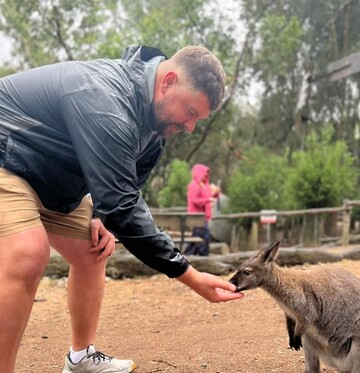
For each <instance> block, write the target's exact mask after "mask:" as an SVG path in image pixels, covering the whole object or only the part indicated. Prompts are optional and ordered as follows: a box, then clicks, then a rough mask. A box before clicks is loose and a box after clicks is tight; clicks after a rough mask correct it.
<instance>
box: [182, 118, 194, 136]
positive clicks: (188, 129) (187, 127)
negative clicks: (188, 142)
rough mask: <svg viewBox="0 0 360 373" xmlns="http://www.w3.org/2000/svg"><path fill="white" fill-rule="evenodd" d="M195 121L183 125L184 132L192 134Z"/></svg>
mask: <svg viewBox="0 0 360 373" xmlns="http://www.w3.org/2000/svg"><path fill="white" fill-rule="evenodd" d="M196 123H197V120H196V119H194V120H188V121H186V122H185V123H184V127H185V131H186V132H189V133H193V132H194V130H195V127H196Z"/></svg>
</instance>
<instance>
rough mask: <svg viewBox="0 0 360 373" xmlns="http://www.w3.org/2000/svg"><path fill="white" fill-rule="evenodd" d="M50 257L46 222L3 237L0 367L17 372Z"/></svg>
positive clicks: (5, 372) (0, 251)
mask: <svg viewBox="0 0 360 373" xmlns="http://www.w3.org/2000/svg"><path fill="white" fill-rule="evenodd" d="M48 260H49V241H48V238H47V234H46V231H45V229H44V228H43V227H42V226H39V227H37V228H31V229H28V230H25V231H23V232H20V233H14V234H11V235H8V236H4V237H0V351H1V353H0V367H1V368H0V370H1V373H13V371H14V366H15V359H16V355H17V352H18V349H19V345H20V342H21V338H22V336H23V334H24V330H25V327H26V324H27V322H28V319H29V316H30V313H31V309H32V306H33V302H34V297H35V294H36V290H37V287H38V285H39V282H40V279H41V276H42V274H43V271H44V269H45V266H46V264H47V263H48Z"/></svg>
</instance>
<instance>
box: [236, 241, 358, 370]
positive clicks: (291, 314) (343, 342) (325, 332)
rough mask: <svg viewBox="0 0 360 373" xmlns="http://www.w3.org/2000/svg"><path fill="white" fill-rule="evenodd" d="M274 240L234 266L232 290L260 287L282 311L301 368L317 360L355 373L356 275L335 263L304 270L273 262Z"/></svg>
mask: <svg viewBox="0 0 360 373" xmlns="http://www.w3.org/2000/svg"><path fill="white" fill-rule="evenodd" d="M278 249H279V242H276V243H275V244H270V245H269V246H268V247H266V248H264V249H260V250H259V251H258V252H257V254H256V255H255V256H253V257H252V258H250V259H248V260H246V261H245V262H244V263H242V264H241V265H240V267H239V268H238V269H237V271H236V272H235V274H234V275H233V277H232V278H231V279H230V282H231V283H232V284H234V285H235V286H236V290H237V291H243V290H249V289H255V288H257V287H260V288H262V289H263V290H265V291H266V292H268V293H269V294H270V295H271V296H272V297H273V298H274V299H275V300H276V301H277V303H278V304H279V306H280V307H281V308H282V310H283V311H284V312H285V316H286V321H287V328H288V334H289V345H290V348H291V349H295V350H299V349H300V348H301V347H303V349H304V354H305V365H306V369H305V373H319V372H320V361H322V362H323V363H325V364H327V365H329V366H332V367H333V368H336V369H337V370H339V371H340V372H342V373H360V279H359V278H357V277H355V276H354V275H353V274H351V273H350V272H348V271H346V270H344V269H343V268H341V267H340V266H336V265H324V266H317V267H313V268H311V269H308V270H303V269H295V268H281V267H280V266H279V265H277V264H276V263H275V262H274V259H275V258H276V255H277V252H278Z"/></svg>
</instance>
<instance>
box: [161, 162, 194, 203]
mask: <svg viewBox="0 0 360 373" xmlns="http://www.w3.org/2000/svg"><path fill="white" fill-rule="evenodd" d="M167 172H168V173H169V176H168V177H167V183H166V185H165V187H164V188H162V189H161V190H160V192H159V194H158V197H157V200H158V203H159V206H160V207H171V206H186V201H187V196H186V194H187V185H188V184H189V182H190V181H191V171H190V168H189V166H188V164H187V163H186V162H184V161H181V160H179V159H174V160H173V161H172V162H171V163H170V164H169V165H168V167H167Z"/></svg>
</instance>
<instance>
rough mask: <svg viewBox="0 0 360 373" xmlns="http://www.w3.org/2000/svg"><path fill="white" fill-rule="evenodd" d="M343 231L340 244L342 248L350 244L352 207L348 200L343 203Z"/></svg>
mask: <svg viewBox="0 0 360 373" xmlns="http://www.w3.org/2000/svg"><path fill="white" fill-rule="evenodd" d="M343 207H344V211H343V231H342V238H341V243H342V245H344V246H347V245H349V242H350V225H351V211H352V205H351V203H350V201H349V200H348V199H345V200H344V202H343Z"/></svg>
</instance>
